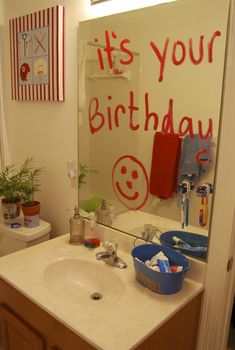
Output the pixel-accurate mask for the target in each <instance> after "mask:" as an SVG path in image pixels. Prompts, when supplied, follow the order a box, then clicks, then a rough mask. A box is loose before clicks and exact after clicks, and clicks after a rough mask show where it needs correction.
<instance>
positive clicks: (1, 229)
mask: <svg viewBox="0 0 235 350" xmlns="http://www.w3.org/2000/svg"><path fill="white" fill-rule="evenodd" d="M50 231H51V225H50V224H49V223H48V222H46V221H43V220H40V224H39V225H38V226H36V227H31V228H28V227H24V226H21V227H18V228H11V227H10V225H6V224H2V223H0V256H3V255H7V254H10V253H13V252H16V251H17V250H20V249H24V248H27V247H30V246H32V245H35V244H37V243H41V242H44V241H47V240H48V239H49V237H50Z"/></svg>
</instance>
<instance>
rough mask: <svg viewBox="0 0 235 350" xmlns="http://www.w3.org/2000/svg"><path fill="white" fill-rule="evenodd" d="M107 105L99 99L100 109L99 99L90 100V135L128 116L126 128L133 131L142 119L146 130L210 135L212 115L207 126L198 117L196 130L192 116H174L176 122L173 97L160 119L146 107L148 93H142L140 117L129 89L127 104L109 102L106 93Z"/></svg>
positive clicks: (118, 124) (116, 126) (204, 138)
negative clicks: (142, 108) (127, 126)
mask: <svg viewBox="0 0 235 350" xmlns="http://www.w3.org/2000/svg"><path fill="white" fill-rule="evenodd" d="M107 101H108V104H107V107H104V103H105V100H104V99H102V104H101V105H102V107H101V108H100V100H99V99H98V97H93V98H92V99H91V101H90V103H89V114H88V118H89V126H90V131H91V133H92V134H95V133H97V132H98V131H100V130H101V129H103V128H106V129H108V130H113V129H114V128H118V127H120V124H121V119H122V118H125V119H126V118H128V120H129V128H130V130H132V131H136V130H138V129H139V128H140V127H141V125H140V122H139V121H140V120H141V121H143V125H142V127H143V129H144V130H145V131H149V129H150V128H152V130H154V131H157V130H160V131H161V132H162V133H163V134H167V133H169V134H174V133H177V134H179V135H180V136H182V137H183V136H185V135H189V136H190V137H191V138H193V137H194V134H199V137H200V139H201V140H206V139H208V138H210V139H211V140H212V138H213V121H212V118H208V125H207V127H205V126H204V127H203V123H202V121H201V120H198V121H197V122H196V123H197V125H196V129H197V130H196V132H195V123H193V118H192V116H185V115H184V116H182V117H181V118H179V117H178V118H177V120H179V122H178V125H176V121H175V120H174V119H175V118H174V108H173V107H174V100H173V98H170V99H169V101H168V106H167V111H166V114H165V115H164V116H163V117H162V118H160V117H159V115H158V114H157V112H156V111H152V110H151V109H150V106H149V94H148V93H147V92H146V93H145V94H144V110H145V115H144V117H143V118H142V116H141V117H140V116H139V115H138V111H139V106H138V105H137V104H136V103H135V96H134V92H133V91H130V92H129V103H128V105H124V104H121V103H119V104H117V105H114V104H113V103H112V96H110V95H109V96H107Z"/></svg>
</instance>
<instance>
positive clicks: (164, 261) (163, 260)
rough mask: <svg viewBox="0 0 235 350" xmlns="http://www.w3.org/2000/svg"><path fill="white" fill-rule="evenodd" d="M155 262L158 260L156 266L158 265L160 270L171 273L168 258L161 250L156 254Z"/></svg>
mask: <svg viewBox="0 0 235 350" xmlns="http://www.w3.org/2000/svg"><path fill="white" fill-rule="evenodd" d="M157 262H158V266H159V269H160V272H168V273H171V267H170V264H169V260H168V258H167V257H166V256H165V254H164V253H163V252H159V253H158V254H157Z"/></svg>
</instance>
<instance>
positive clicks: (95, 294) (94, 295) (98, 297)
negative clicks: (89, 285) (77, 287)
mask: <svg viewBox="0 0 235 350" xmlns="http://www.w3.org/2000/svg"><path fill="white" fill-rule="evenodd" d="M91 299H92V300H100V299H102V294H100V293H99V292H95V293H93V294H91Z"/></svg>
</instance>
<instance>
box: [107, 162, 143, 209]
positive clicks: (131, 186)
mask: <svg viewBox="0 0 235 350" xmlns="http://www.w3.org/2000/svg"><path fill="white" fill-rule="evenodd" d="M112 183H113V188H114V191H115V193H116V195H117V197H118V199H119V201H120V202H121V203H122V204H123V205H124V206H125V207H127V208H128V209H130V210H137V209H140V208H142V207H143V206H144V204H145V203H146V201H147V199H148V193H149V182H148V176H147V172H146V170H145V167H144V166H143V164H142V163H141V162H140V161H139V160H138V159H137V158H136V157H134V156H131V155H125V156H122V157H120V158H119V159H118V160H117V161H116V163H115V164H114V166H113V172H112ZM139 189H141V190H139Z"/></svg>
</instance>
